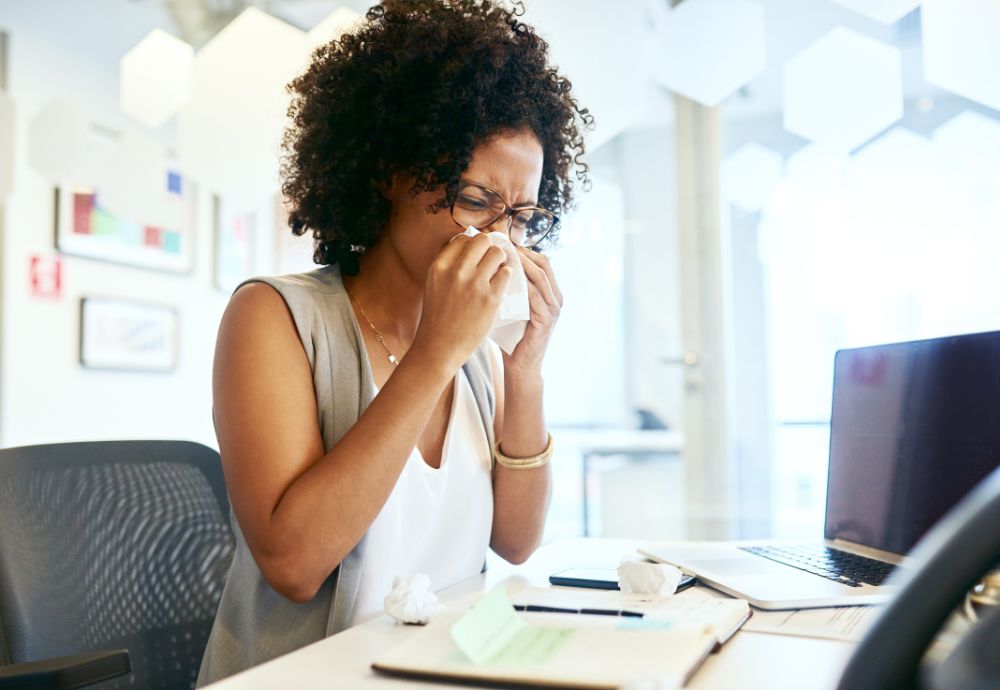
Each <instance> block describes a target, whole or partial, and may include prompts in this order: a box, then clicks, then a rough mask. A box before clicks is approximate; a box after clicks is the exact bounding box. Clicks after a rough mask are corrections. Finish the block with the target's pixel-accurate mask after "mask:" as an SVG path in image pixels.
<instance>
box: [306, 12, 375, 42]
mask: <svg viewBox="0 0 1000 690" xmlns="http://www.w3.org/2000/svg"><path fill="white" fill-rule="evenodd" d="M362 19H364V17H363V16H362V15H361V14H359V13H357V12H355V11H354V10H352V9H351V8H349V7H338V8H337V9H335V10H334V11H333V12H331V13H330V16H329V17H327V18H326V19H324V20H323V21H321V22H320V23H319V24H317V25H316V26H314V27H313V28H311V29H309V33H307V34H306V43H307V44H308V46H309V50H310V51H312V50H313V49H314V48H316V47H318V46H321V45H323V44H324V43H329V42H330V41H332V40H333V39H335V38H340V36H341V35H342V34H343V33H344V32H346V31H349V30H350V29H351V28H352V27H354V26H355V25H356V24H358V23H359V22H360V21H361V20H362Z"/></svg>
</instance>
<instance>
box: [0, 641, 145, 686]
mask: <svg viewBox="0 0 1000 690" xmlns="http://www.w3.org/2000/svg"><path fill="white" fill-rule="evenodd" d="M131 670H132V665H131V664H130V663H129V659H128V651H127V650H125V649H118V650H114V651H106V652H89V653H87V654H77V655H75V656H61V657H58V658H55V659H43V660H42V661H26V662H23V663H20V664H9V665H6V666H0V690H7V689H8V688H10V689H11V690H13V688H17V689H18V690H42V689H43V688H44V690H72V689H73V688H82V687H84V686H86V685H92V684H94V683H99V682H101V681H102V680H108V679H110V678H117V677H118V676H123V675H125V674H126V673H129V672H130V671H131Z"/></svg>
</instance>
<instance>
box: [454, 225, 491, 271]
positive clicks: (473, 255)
mask: <svg viewBox="0 0 1000 690" xmlns="http://www.w3.org/2000/svg"><path fill="white" fill-rule="evenodd" d="M455 244H460V245H461V254H459V256H458V259H457V260H458V262H459V264H460V265H461V266H462V267H467V268H469V269H473V270H474V269H475V268H476V266H478V265H479V262H480V261H482V260H483V256H484V255H485V254H486V252H488V251H489V250H490V248H491V247H492V246H493V244H492V243H491V242H490V240H489V238H488V237H487V236H486V234H485V233H481V234H479V235H476V236H474V237H469V238H468V239H467V240H465V241H461V240H456V241H455Z"/></svg>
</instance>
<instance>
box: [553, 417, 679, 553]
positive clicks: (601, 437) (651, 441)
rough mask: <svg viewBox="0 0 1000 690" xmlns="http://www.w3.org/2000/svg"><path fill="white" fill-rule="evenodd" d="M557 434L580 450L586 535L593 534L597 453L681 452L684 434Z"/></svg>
mask: <svg viewBox="0 0 1000 690" xmlns="http://www.w3.org/2000/svg"><path fill="white" fill-rule="evenodd" d="M553 436H555V438H556V439H557V440H558V442H559V444H560V445H561V446H564V447H566V448H574V449H576V450H577V452H579V453H580V458H581V460H582V462H581V464H582V467H583V472H582V477H583V500H582V503H583V536H585V537H587V536H590V501H589V492H588V491H587V478H588V477H589V476H590V464H591V461H592V460H593V459H594V458H596V457H601V456H607V455H648V454H650V453H662V454H664V455H668V456H669V455H680V453H681V451H682V450H684V434H683V433H682V432H680V431H671V430H666V429H664V430H648V431H644V430H640V429H558V430H557V431H556V432H555V433H554V434H553Z"/></svg>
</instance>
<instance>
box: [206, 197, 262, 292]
mask: <svg viewBox="0 0 1000 690" xmlns="http://www.w3.org/2000/svg"><path fill="white" fill-rule="evenodd" d="M214 203H215V285H216V287H217V288H219V289H220V290H222V291H223V292H232V291H233V290H235V289H236V286H237V285H239V284H240V283H241V282H243V281H244V280H246V279H247V278H249V277H251V276H252V275H253V273H254V251H253V250H254V242H255V241H256V234H257V215H258V212H256V211H238V210H235V209H232V208H230V207H229V206H228V205H227V204H226V203H225V200H224V199H221V198H220V197H215V200H214Z"/></svg>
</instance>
